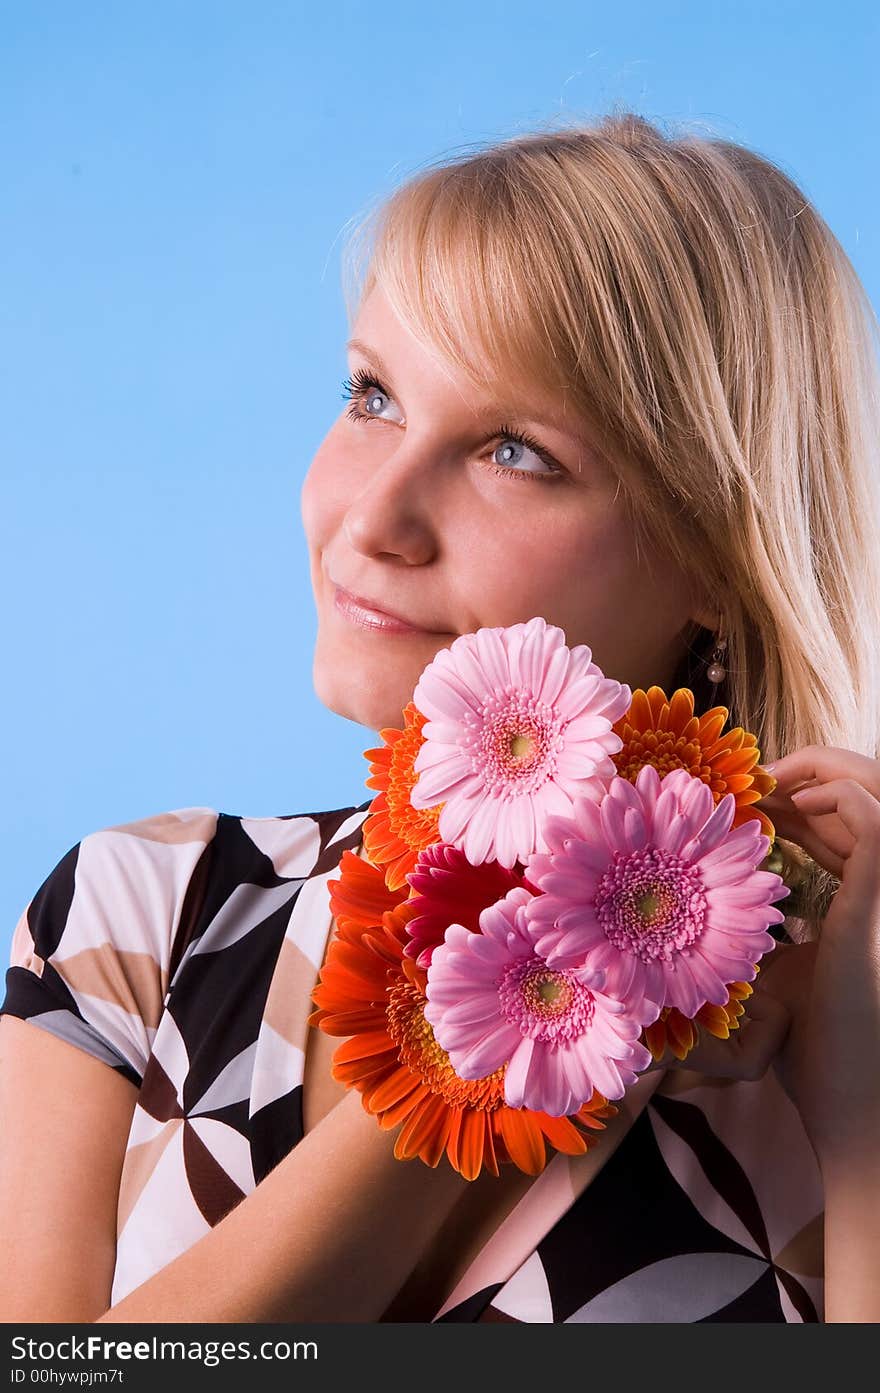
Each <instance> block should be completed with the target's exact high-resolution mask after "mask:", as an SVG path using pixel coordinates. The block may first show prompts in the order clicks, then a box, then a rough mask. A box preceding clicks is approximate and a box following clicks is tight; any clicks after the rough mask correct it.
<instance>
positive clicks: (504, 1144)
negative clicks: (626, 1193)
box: [308, 855, 617, 1180]
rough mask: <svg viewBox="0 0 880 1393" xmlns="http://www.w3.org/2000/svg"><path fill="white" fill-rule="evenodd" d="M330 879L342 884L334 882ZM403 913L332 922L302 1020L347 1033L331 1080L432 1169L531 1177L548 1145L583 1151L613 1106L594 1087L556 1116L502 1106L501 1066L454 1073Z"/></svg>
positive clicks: (398, 1152) (400, 1152)
mask: <svg viewBox="0 0 880 1393" xmlns="http://www.w3.org/2000/svg"><path fill="white" fill-rule="evenodd" d="M342 860H343V861H344V860H345V856H344V855H343V858H342ZM351 860H352V861H357V860H359V858H357V857H355V856H354V855H352V857H351ZM362 864H363V866H364V867H365V874H364V876H363V877H361V878H360V883H361V885H362V888H364V889H366V880H367V878H368V877H369V875H370V874H372V876H373V877H374V878H375V880H376V888H375V889H374V890H373V891H372V892H367V898H369V896H370V895H371V894H372V895H374V896H375V897H376V898H377V899H379V900H381V896H382V893H383V890H382V884H381V882H382V880H383V873H382V870H381V869H380V868H377V867H371V866H369V865H368V863H362ZM350 866H351V862H348V867H349V868H350ZM349 873H350V872H349ZM344 876H345V872H343V878H344ZM328 883H329V884H331V885H335V886H336V887H337V890H338V887H339V882H328ZM345 898H346V900H347V902H349V903H351V902H353V899H354V895H353V893H351V892H350V891H346V892H345ZM408 913H409V908H408V903H407V902H406V901H403V902H401V903H400V904H398V906H397V907H396V908H394V909H391V910H387V909H386V910H385V911H384V912H383V913H382V916H381V919H380V920H379V922H377V923H375V924H373V925H370V926H369V927H367V925H366V919H367V918H368V914H367V912H366V911H365V912H364V913H363V914H359V913H357V912H355V913H353V914H352V915H351V916H350V918H349V920H348V922H347V924H346V927H345V928H344V929H343V928H342V926H341V925H340V924H339V921H338V920H337V926H338V927H339V930H340V935H339V937H338V938H337V939H334V940H333V941H332V942H331V943H330V946H329V948H328V950H327V957H326V960H325V962H324V965H323V967H322V968H321V972H320V975H319V981H318V983H317V985H316V986H315V988H314V990H313V993H312V997H313V1000H314V1002H315V1005H316V1007H317V1010H315V1011H313V1012H312V1014H311V1015H310V1016H309V1017H308V1024H309V1025H312V1026H316V1027H318V1028H319V1029H321V1030H324V1031H325V1032H326V1033H327V1034H329V1035H342V1036H346V1037H348V1038H346V1039H344V1040H343V1041H342V1042H341V1043H340V1045H339V1046H338V1048H337V1049H336V1051H335V1053H334V1055H333V1059H332V1062H331V1073H332V1075H333V1077H334V1078H335V1079H336V1080H337V1081H338V1082H339V1083H342V1084H345V1085H346V1086H347V1087H349V1088H357V1089H358V1090H359V1091H360V1093H361V1094H362V1098H363V1104H364V1108H365V1109H366V1110H367V1111H368V1112H369V1113H372V1114H373V1115H375V1117H376V1119H377V1121H378V1122H379V1125H380V1126H381V1127H383V1128H392V1127H396V1126H398V1125H399V1126H400V1132H399V1135H398V1136H397V1138H396V1139H395V1144H394V1155H395V1157H396V1158H397V1159H398V1160H409V1159H412V1158H415V1157H419V1158H421V1160H422V1161H424V1162H425V1163H426V1164H427V1165H429V1166H437V1165H438V1164H439V1162H440V1160H441V1159H442V1157H443V1156H444V1155H446V1156H447V1157H448V1160H449V1162H450V1164H451V1165H452V1166H453V1167H454V1168H455V1169H456V1170H457V1171H458V1172H459V1173H460V1174H461V1175H463V1176H464V1177H465V1178H466V1179H468V1180H474V1179H476V1178H477V1176H478V1175H480V1174H481V1172H482V1171H483V1170H486V1171H489V1172H491V1174H493V1175H498V1174H499V1165H501V1164H503V1163H505V1162H512V1163H513V1164H515V1165H516V1166H517V1167H518V1168H519V1169H520V1170H522V1171H524V1172H526V1173H527V1174H529V1175H537V1174H539V1173H540V1172H541V1171H542V1170H543V1169H544V1166H545V1164H546V1160H547V1146H548V1145H549V1146H550V1147H552V1148H554V1149H555V1150H557V1151H562V1152H564V1153H566V1154H567V1155H570V1156H577V1155H581V1154H582V1153H583V1152H585V1151H587V1150H588V1149H589V1148H590V1147H591V1146H593V1145H594V1144H595V1141H596V1140H597V1139H596V1137H595V1136H593V1135H592V1134H593V1133H594V1132H596V1131H601V1130H602V1129H604V1127H605V1121H604V1120H603V1119H606V1118H609V1117H613V1116H614V1115H615V1113H616V1112H617V1108H616V1107H615V1106H614V1104H613V1103H610V1102H609V1101H608V1099H607V1098H605V1097H603V1096H602V1095H601V1094H600V1093H598V1092H596V1093H594V1094H593V1096H592V1097H591V1098H590V1099H589V1100H588V1101H587V1102H586V1103H584V1105H583V1106H582V1107H580V1108H579V1109H578V1110H577V1112H576V1113H575V1114H574V1115H573V1116H571V1117H564V1118H559V1117H551V1116H549V1115H548V1114H545V1113H542V1112H536V1111H535V1112H533V1111H529V1110H527V1109H515V1108H510V1107H508V1106H506V1104H505V1102H504V1070H503V1069H498V1070H495V1071H494V1072H493V1073H492V1074H489V1075H488V1076H487V1077H485V1078H483V1079H474V1080H470V1081H468V1080H462V1079H460V1078H458V1076H457V1075H456V1073H455V1071H454V1070H453V1068H452V1066H451V1064H450V1062H449V1058H448V1055H447V1054H446V1052H445V1050H443V1049H442V1048H441V1047H440V1045H438V1043H437V1041H436V1039H435V1038H434V1034H433V1031H432V1028H431V1026H430V1024H429V1022H428V1021H427V1019H426V1018H425V1006H426V997H425V985H426V977H425V974H424V972H422V971H421V969H419V968H418V966H417V965H416V964H415V963H414V962H413V961H412V959H411V958H408V957H406V956H405V955H404V947H405V945H406V942H407V915H408Z"/></svg>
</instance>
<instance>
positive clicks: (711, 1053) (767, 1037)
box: [644, 991, 791, 1081]
mask: <svg viewBox="0 0 880 1393" xmlns="http://www.w3.org/2000/svg"><path fill="white" fill-rule="evenodd" d="M790 1025H791V1014H790V1012H789V1011H788V1008H787V1007H786V1006H784V1005H783V1003H782V1002H781V1001H779V1000H778V999H777V998H776V997H774V996H770V994H769V993H759V992H757V991H756V992H755V993H754V994H753V995H752V996H751V997H749V999H748V1002H747V1003H746V1012H745V1014H744V1015H743V1016H742V1017H741V1018H740V1024H739V1026H738V1027H737V1028H736V1029H735V1030H732V1031H731V1033H730V1035H729V1037H728V1039H726V1040H719V1039H718V1038H717V1036H714V1035H710V1034H709V1033H708V1032H707V1031H704V1030H700V1031H699V1040H698V1043H697V1044H696V1045H695V1046H694V1048H693V1049H692V1050H691V1051H690V1053H689V1054H687V1055H685V1057H684V1059H676V1057H675V1056H674V1055H673V1054H672V1053H671V1051H670V1050H669V1049H668V1048H667V1050H666V1051H665V1053H664V1055H663V1057H662V1058H661V1059H660V1060H659V1061H657V1062H655V1063H653V1064H651V1065H649V1066H648V1068H647V1069H646V1070H644V1072H645V1073H652V1072H653V1071H654V1070H655V1069H691V1070H694V1071H696V1072H697V1073H700V1074H708V1075H709V1076H711V1077H714V1078H726V1079H744V1080H749V1081H751V1080H754V1079H760V1078H762V1077H763V1076H764V1074H765V1073H766V1072H767V1069H768V1068H769V1066H770V1064H771V1063H772V1061H773V1060H774V1059H775V1057H776V1055H777V1054H778V1053H779V1051H780V1049H781V1048H782V1044H783V1042H784V1040H785V1037H786V1035H787V1034H788V1030H789V1027H790Z"/></svg>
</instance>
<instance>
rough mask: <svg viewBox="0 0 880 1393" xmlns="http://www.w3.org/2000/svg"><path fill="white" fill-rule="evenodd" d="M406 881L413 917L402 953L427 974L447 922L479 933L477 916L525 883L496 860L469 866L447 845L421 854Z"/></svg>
mask: <svg viewBox="0 0 880 1393" xmlns="http://www.w3.org/2000/svg"><path fill="white" fill-rule="evenodd" d="M407 880H408V881H409V884H410V886H411V887H412V888H411V893H410V898H409V903H410V907H411V908H412V910H413V911H414V913H413V917H412V919H410V920H409V923H408V924H407V929H408V931H409V935H410V942H409V943H407V945H406V948H405V949H404V952H405V953H406V954H407V956H408V957H411V958H415V960H416V962H417V963H418V965H419V967H423V968H424V969H425V970H426V971H427V969H428V968H429V967H430V964H431V956H432V954H433V951H434V949H435V947H436V946H437V944H439V943H442V942H443V935H444V934H445V933H446V930H447V929H448V928H449V925H450V924H453V923H457V924H463V925H464V926H465V927H466V928H468V929H472V930H473V932H474V933H478V932H479V928H480V912H481V911H482V910H484V909H486V908H487V907H488V906H489V905H491V904H495V902H496V901H497V900H500V899H502V898H503V897H504V896H505V895H506V894H507V892H508V890H512V889H513V888H514V886H517V885H523V884H527V882H526V881H525V879H524V877H523V876H522V874H521V873H520V872H518V871H516V870H508V869H507V868H506V867H504V866H502V865H500V864H499V863H498V862H497V861H485V862H484V863H483V865H482V866H472V865H471V863H470V861H469V860H468V859H467V857H466V856H465V854H464V852H463V851H461V850H459V848H458V847H454V846H447V845H446V843H445V842H436V843H435V845H434V846H429V847H426V848H425V850H424V851H421V852H419V857H418V860H417V861H416V865H415V869H414V870H412V871H410V873H409V875H408V876H407Z"/></svg>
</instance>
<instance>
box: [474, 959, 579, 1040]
mask: <svg viewBox="0 0 880 1393" xmlns="http://www.w3.org/2000/svg"><path fill="white" fill-rule="evenodd" d="M498 1001H499V1005H500V1007H501V1011H502V1014H503V1015H504V1017H505V1019H506V1020H508V1021H509V1022H510V1024H511V1025H515V1026H516V1027H517V1028H518V1029H519V1030H520V1032H521V1033H522V1034H523V1035H528V1036H531V1038H532V1039H534V1040H544V1041H549V1042H553V1041H557V1042H559V1043H562V1042H563V1041H566V1040H577V1039H578V1038H579V1037H580V1036H581V1035H583V1034H584V1031H586V1030H587V1029H588V1028H589V1026H590V1024H591V1022H592V1019H593V1013H594V1011H595V999H594V997H593V993H592V992H591V991H590V990H589V988H587V987H585V986H584V985H583V983H582V982H579V981H578V980H577V978H576V977H574V976H573V975H572V974H571V973H570V972H565V971H562V970H560V969H557V968H551V967H548V966H547V964H546V963H545V961H544V959H543V958H539V957H537V956H535V957H531V958H518V959H517V960H516V961H515V962H512V963H510V964H508V966H507V967H506V968H505V970H504V973H503V975H502V978H501V981H500V983H499V987H498Z"/></svg>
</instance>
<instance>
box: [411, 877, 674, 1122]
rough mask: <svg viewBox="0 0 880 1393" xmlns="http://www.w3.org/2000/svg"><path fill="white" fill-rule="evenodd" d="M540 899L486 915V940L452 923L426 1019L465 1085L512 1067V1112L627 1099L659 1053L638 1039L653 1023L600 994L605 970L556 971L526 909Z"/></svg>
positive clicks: (514, 894)
mask: <svg viewBox="0 0 880 1393" xmlns="http://www.w3.org/2000/svg"><path fill="white" fill-rule="evenodd" d="M533 899H534V896H533V895H532V894H531V893H530V892H529V891H528V890H526V889H525V888H524V887H520V888H517V889H513V890H510V891H509V892H508V893H507V895H506V896H505V897H504V899H503V900H501V901H499V903H498V904H495V905H491V906H490V907H489V908H488V909H484V910H483V912H482V914H481V915H480V932H479V933H472V932H471V930H470V929H466V928H465V927H464V926H463V925H462V924H451V925H450V926H449V928H448V929H447V930H446V937H445V938H444V940H443V942H442V943H441V944H440V945H439V947H437V948H435V949H434V955H433V958H432V960H431V966H430V968H429V970H428V981H427V986H426V989H425V991H426V995H427V997H428V1005H427V1006H426V1007H425V1019H426V1020H427V1021H429V1022H430V1024H431V1025H432V1026H433V1028H434V1036H435V1039H436V1040H437V1042H438V1044H440V1045H442V1047H443V1048H444V1049H445V1050H446V1051H447V1052H448V1054H449V1061H450V1063H451V1064H452V1067H453V1068H454V1069H455V1071H456V1073H457V1074H458V1075H459V1076H460V1077H461V1078H463V1079H473V1078H481V1077H483V1076H484V1075H486V1074H491V1073H492V1072H493V1071H494V1070H495V1069H499V1068H500V1067H501V1066H502V1065H503V1064H505V1063H506V1065H507V1068H506V1071H505V1076H504V1098H505V1102H506V1103H507V1104H508V1105H509V1106H510V1107H514V1108H517V1107H526V1108H533V1109H536V1110H541V1111H544V1112H547V1113H549V1114H550V1115H551V1117H564V1116H566V1114H568V1113H572V1112H574V1111H575V1110H576V1109H577V1108H578V1107H580V1106H581V1104H582V1103H583V1102H584V1101H585V1100H587V1099H589V1098H590V1097H592V1095H593V1093H594V1092H595V1090H596V1089H599V1088H601V1091H602V1092H603V1093H604V1094H605V1095H606V1097H608V1098H622V1097H623V1094H624V1092H625V1090H626V1088H627V1087H628V1086H629V1084H631V1083H635V1080H636V1073H637V1071H638V1070H640V1069H645V1068H647V1067H648V1065H649V1064H650V1063H651V1055H650V1052H649V1051H648V1050H647V1049H646V1048H645V1047H644V1045H641V1044H639V1042H638V1041H639V1034H640V1033H641V1028H642V1025H643V1024H644V1022H643V1021H642V1020H637V1019H635V1018H634V1017H633V1016H631V1015H630V1014H629V1013H628V1012H627V1009H626V1007H625V1005H624V1004H623V1002H620V1001H613V1000H612V999H611V998H610V997H608V996H605V995H604V993H603V992H602V991H601V987H602V985H603V982H604V976H605V974H604V972H597V971H596V970H595V968H590V967H583V968H578V967H575V968H570V969H558V968H551V967H549V966H548V964H547V962H546V961H545V959H544V958H543V957H542V956H541V955H540V953H538V952H537V951H536V949H535V938H536V930H535V927H534V926H533V925H531V924H530V923H529V921H528V920H527V918H526V916H525V912H524V911H525V906H526V905H527V904H528V903H529V902H530V901H531V900H533ZM537 932H538V933H539V932H540V930H538V931H537Z"/></svg>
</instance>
